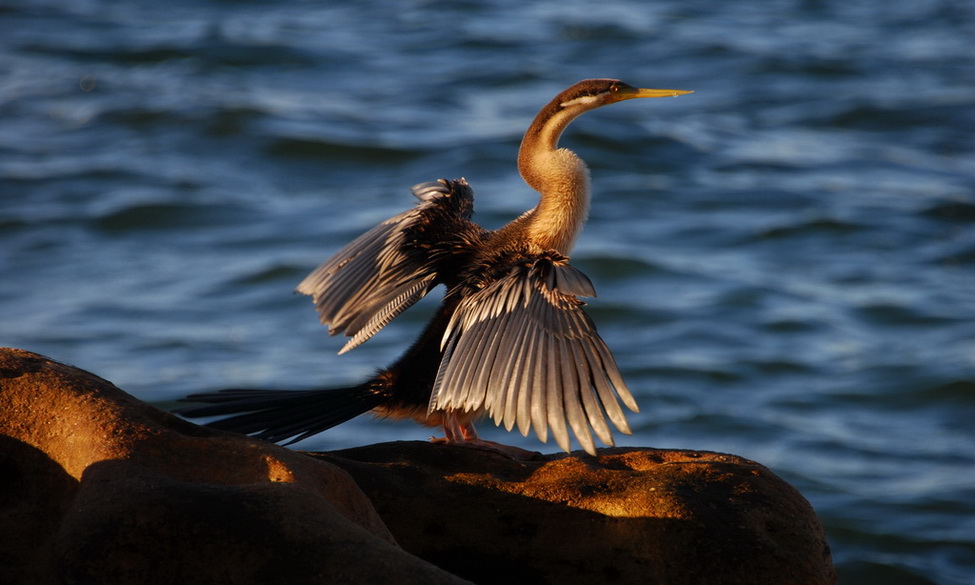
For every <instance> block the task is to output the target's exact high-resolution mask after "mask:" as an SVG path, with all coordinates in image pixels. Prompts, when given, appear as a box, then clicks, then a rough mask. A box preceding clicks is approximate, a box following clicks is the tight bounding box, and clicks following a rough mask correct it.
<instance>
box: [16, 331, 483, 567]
mask: <svg viewBox="0 0 975 585" xmlns="http://www.w3.org/2000/svg"><path fill="white" fill-rule="evenodd" d="M0 527H2V528H0V583H4V584H16V583H24V584H31V585H44V584H48V583H99V584H113V583H125V584H132V583H139V584H141V585H154V584H162V583H173V584H177V583H178V584H181V585H182V584H185V583H194V584H207V583H215V584H216V583H220V584H231V583H240V584H245V583H247V584H249V583H254V584H258V583H260V584H265V583H267V584H270V583H287V584H289V585H293V584H306V583H344V582H349V583H392V582H396V583H416V584H421V583H422V584H427V583H444V584H447V583H465V581H464V580H462V579H459V578H457V577H454V576H452V575H450V574H449V573H447V572H445V571H443V570H441V569H438V568H437V567H435V566H433V565H431V564H429V563H427V562H425V561H422V560H420V559H418V558H417V557H415V556H413V555H410V554H408V553H406V552H404V551H403V549H401V548H399V547H398V546H397V545H396V544H395V540H394V539H393V537H392V536H391V535H390V533H389V531H388V530H387V529H386V527H385V526H384V525H383V522H382V520H381V519H380V518H379V517H378V516H377V515H376V512H375V510H374V509H373V507H372V504H371V503H370V502H369V500H368V499H367V498H366V497H365V496H364V495H363V494H362V492H361V491H360V490H359V488H358V487H357V486H356V484H355V482H354V481H352V479H351V478H349V476H348V475H347V474H346V473H345V472H344V471H342V470H341V469H338V468H336V467H334V466H332V465H329V464H327V463H324V462H320V461H315V460H314V459H312V458H310V457H307V456H306V455H303V454H301V453H296V452H293V451H290V450H288V449H284V448H282V447H278V446H277V445H273V444H270V443H266V442H263V441H258V440H255V439H251V438H246V437H241V436H239V435H231V434H227V433H220V432H217V431H212V430H209V429H205V428H202V427H199V426H197V425H194V424H191V423H189V422H186V421H183V420H182V419H179V418H177V417H175V416H172V415H170V414H167V413H165V412H163V411H161V410H158V409H156V408H153V407H151V406H149V405H147V404H145V403H143V402H140V401H138V400H136V399H135V398H133V397H132V396H129V395H128V394H126V393H124V392H122V391H121V390H119V389H118V388H116V387H115V386H113V385H112V384H111V383H109V382H106V381H105V380H102V379H101V378H98V377H97V376H94V375H92V374H89V373H87V372H84V371H81V370H78V369H76V368H73V367H70V366H66V365H63V364H59V363H56V362H53V361H51V360H49V359H47V358H44V357H42V356H39V355H36V354H32V353H29V352H25V351H20V350H9V349H0ZM393 575H395V579H391V576H393Z"/></svg>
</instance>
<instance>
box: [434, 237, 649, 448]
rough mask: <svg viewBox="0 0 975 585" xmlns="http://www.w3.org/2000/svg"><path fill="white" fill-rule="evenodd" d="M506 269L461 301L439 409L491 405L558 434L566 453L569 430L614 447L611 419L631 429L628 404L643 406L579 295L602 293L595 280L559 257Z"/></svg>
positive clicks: (526, 427) (500, 413)
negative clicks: (625, 380)
mask: <svg viewBox="0 0 975 585" xmlns="http://www.w3.org/2000/svg"><path fill="white" fill-rule="evenodd" d="M501 274H502V276H500V277H498V278H497V279H496V280H493V281H490V282H487V283H485V284H484V285H483V286H482V287H481V288H479V289H477V290H475V291H474V292H470V293H468V294H467V295H466V296H465V297H464V298H463V299H462V300H460V301H459V302H458V304H457V309H456V310H455V312H454V314H453V316H452V317H451V320H450V323H449V324H448V326H447V329H446V333H445V335H444V338H443V347H444V350H445V354H444V358H443V361H442V362H441V365H440V372H439V373H438V376H437V381H436V383H435V387H434V392H433V394H432V396H431V400H430V405H429V408H430V410H431V411H434V410H441V409H443V410H464V411H473V412H477V411H483V412H485V413H487V414H488V415H489V416H491V418H493V419H494V421H495V422H496V423H497V424H498V425H502V424H503V425H504V426H505V427H506V428H507V429H509V430H510V429H512V428H513V427H514V426H516V425H517V427H518V430H519V431H521V433H522V434H524V435H527V434H528V432H529V431H534V432H535V434H536V435H538V438H539V439H540V440H541V441H543V442H544V441H546V440H547V439H548V436H549V434H550V433H551V436H552V437H553V438H554V439H555V441H556V442H557V443H558V445H559V446H560V447H562V448H563V449H564V450H568V449H569V446H570V437H569V431H570V430H571V432H572V434H573V435H575V437H576V439H577V440H578V442H579V444H580V445H581V446H582V447H583V448H584V449H585V450H586V451H587V452H590V453H595V444H594V440H593V433H595V435H596V437H598V438H599V439H600V441H602V442H603V443H605V444H607V445H612V444H613V437H612V432H611V431H610V428H609V426H608V425H607V421H606V418H607V417H608V418H609V420H610V421H611V422H612V423H613V426H615V427H616V428H617V429H618V430H620V431H621V432H624V433H629V432H630V429H629V426H628V424H627V422H626V418H625V416H624V415H623V410H622V408H621V406H620V401H622V402H623V404H624V405H626V407H627V408H629V409H630V410H633V411H634V412H636V411H637V409H636V403H635V401H634V400H633V396H632V394H631V393H630V391H629V389H628V388H627V387H626V383H625V382H624V381H623V378H622V376H621V375H620V373H619V369H618V366H617V365H616V362H615V360H614V359H613V357H612V355H611V354H610V352H609V349H608V348H607V347H606V344H605V343H604V342H603V340H602V339H601V338H600V337H599V335H598V333H597V332H596V327H595V325H594V324H593V323H592V320H590V319H589V317H588V316H587V315H586V314H585V312H584V311H583V308H582V307H583V305H584V303H582V301H580V300H579V299H578V296H579V295H581V294H585V295H587V296H593V295H595V291H594V290H593V288H592V284H591V283H590V281H589V279H588V278H587V277H586V276H585V275H584V274H582V273H581V272H579V271H578V270H576V269H575V268H572V267H571V266H570V265H569V264H568V263H567V261H566V259H565V258H564V257H561V256H558V255H555V254H554V253H546V254H538V255H535V256H526V257H522V258H519V259H518V260H516V261H515V262H512V264H511V268H510V270H507V271H506V272H505V271H502V272H501ZM567 291H568V292H567Z"/></svg>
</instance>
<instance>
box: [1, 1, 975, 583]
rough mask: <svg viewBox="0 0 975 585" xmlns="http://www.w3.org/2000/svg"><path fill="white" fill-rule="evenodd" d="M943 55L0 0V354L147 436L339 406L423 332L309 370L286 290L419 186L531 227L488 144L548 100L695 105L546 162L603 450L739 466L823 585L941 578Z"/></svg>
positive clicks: (974, 357) (276, 10)
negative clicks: (623, 396) (233, 403)
mask: <svg viewBox="0 0 975 585" xmlns="http://www.w3.org/2000/svg"><path fill="white" fill-rule="evenodd" d="M973 38H975V5H973V4H972V3H970V2H963V1H960V0H959V1H957V2H950V1H942V2H939V1H933V0H931V1H923V0H922V1H919V0H888V1H885V2H872V1H867V0H852V1H851V0H844V1H840V0H821V1H812V0H809V1H805V2H802V1H787V0H780V1H774V2H725V3H710V2H701V1H689V0H679V1H678V0H661V1H659V2H654V3H652V4H648V3H645V2H642V1H637V0H633V1H627V0H607V1H604V2H600V3H598V4H592V3H588V2H581V1H573V0H561V1H559V2H535V3H523V2H515V1H513V0H498V1H495V2H491V3H482V2H473V1H466V2H419V1H413V2H397V3H393V2H378V1H373V2H355V3H341V4H339V3H335V4H333V3H315V2H296V1H290V2H278V3H275V4H273V5H265V4H264V3H250V2H232V1H230V2H177V3H164V4H160V3H153V2H145V1H127V2H104V1H87V2H86V1H81V2H79V1H74V0H72V1H70V2H69V1H67V0H64V1H56V0H55V1H37V0H30V1H27V0H6V1H5V2H3V3H2V4H0V181H2V182H0V190H2V192H0V345H7V346H15V347H21V348H25V349H29V350H32V351H36V352H39V353H42V354H46V355H49V356H51V357H53V358H55V359H58V360H61V361H65V362H68V363H73V364H76V365H78V366H80V367H83V368H85V369H88V370H91V371H94V372H96V373H98V374H100V375H102V376H104V377H106V378H108V379H110V380H112V381H113V382H115V383H116V384H118V385H119V386H120V387H122V388H124V389H126V390H128V391H129V392H131V393H133V394H135V395H137V396H139V397H141V398H142V399H144V400H147V401H151V402H154V403H157V404H159V405H160V406H162V407H171V406H172V405H173V401H174V400H175V399H176V398H177V397H179V396H181V395H183V394H186V393H188V392H193V391H200V390H213V389H217V388H221V387H225V386H235V385H237V386H239V385H253V386H262V385H266V386H274V387H282V388H299V387H309V386H318V385H323V384H336V385H338V384H343V383H346V382H351V381H356V380H360V379H362V378H363V377H364V376H367V375H369V374H370V373H371V371H372V370H373V368H375V367H377V366H380V365H382V364H384V363H387V362H389V361H391V360H392V359H394V358H395V357H396V356H397V355H398V353H399V352H400V351H401V350H402V349H403V348H404V347H405V346H406V345H407V344H408V343H409V341H410V339H411V338H412V336H413V335H415V333H416V331H417V329H418V328H419V327H420V326H421V325H422V322H423V320H424V318H425V317H426V315H428V314H429V311H430V305H429V304H425V305H424V306H423V307H417V308H415V309H413V310H411V311H410V312H409V313H407V314H406V315H403V316H402V317H400V318H399V319H398V320H397V322H396V323H395V324H394V325H392V326H390V327H388V328H387V330H385V331H383V332H382V333H381V334H380V335H378V336H377V337H376V338H374V339H373V340H371V341H370V342H369V343H367V344H366V345H365V346H363V347H361V348H359V349H357V350H355V351H354V352H352V353H350V354H348V355H345V356H341V357H339V356H336V355H335V352H336V351H337V350H338V349H339V347H341V345H342V341H341V340H338V339H330V338H328V337H327V336H326V335H325V333H324V330H323V329H322V328H321V326H320V325H319V324H318V322H317V319H316V316H315V314H314V312H313V311H312V307H311V305H310V303H309V301H308V299H307V298H305V297H301V296H294V295H292V292H291V291H292V290H293V288H294V286H295V285H296V283H297V282H298V281H300V280H301V278H302V277H303V276H304V275H305V273H307V272H308V271H309V270H311V269H312V268H313V267H314V266H315V265H316V264H317V263H318V262H320V261H321V260H323V259H324V258H325V257H326V256H327V255H328V254H330V253H331V252H333V251H335V250H337V248H338V247H339V246H341V245H342V244H344V243H345V242H347V241H348V240H349V239H351V238H352V237H354V236H355V235H356V234H357V233H358V232H360V231H361V230H364V229H365V228H368V227H370V226H371V225H373V224H374V223H376V222H377V221H379V220H381V219H383V218H385V217H388V216H390V215H392V214H394V213H396V212H398V211H400V210H402V209H404V208H405V207H407V206H409V205H411V204H412V199H411V197H410V196H409V194H408V191H407V188H408V186H410V185H412V184H414V183H417V182H420V181H426V180H431V179H435V178H438V177H459V176H466V177H468V178H469V180H470V181H471V183H472V185H473V186H474V188H475V191H476V192H477V193H478V195H479V196H478V199H477V210H478V213H477V219H478V220H479V221H480V222H481V223H482V224H483V225H486V226H488V227H497V226H500V225H502V224H503V223H504V222H505V221H507V220H508V219H510V218H512V217H513V216H515V215H517V214H519V213H520V212H522V211H523V210H524V209H526V208H528V207H530V206H531V205H533V203H534V198H533V195H532V194H531V193H530V192H529V190H528V189H527V188H526V187H525V186H524V185H523V184H522V183H521V181H520V179H519V178H518V176H517V174H516V172H515V169H514V157H515V154H516V151H517V146H518V141H519V139H520V135H521V132H522V131H523V130H524V128H525V126H526V125H527V124H528V122H530V120H531V118H532V116H533V115H534V113H535V111H536V110H537V109H538V108H539V107H540V106H541V105H542V104H544V103H545V102H546V101H547V100H548V99H549V98H550V97H551V96H553V95H554V94H555V93H556V92H557V91H559V90H560V89H562V88H563V87H564V86H567V85H568V84H570V83H572V82H574V81H576V80H578V79H582V78H585V77H619V78H622V79H625V80H627V81H629V82H630V83H633V84H635V85H643V86H649V87H667V88H680V89H694V90H696V93H694V94H692V95H689V96H683V97H681V98H678V99H668V100H646V101H642V100H641V101H636V102H627V103H625V104H621V105H618V106H613V107H611V108H608V109H605V110H600V111H598V112H595V113H591V114H588V115H587V116H585V117H584V118H582V119H580V120H579V121H578V122H577V123H576V124H575V125H573V127H572V128H571V129H570V131H569V132H568V134H567V136H566V139H565V142H564V143H565V144H566V145H569V146H571V147H573V148H574V149H575V150H576V151H577V152H579V153H580V154H581V155H582V156H583V157H584V158H585V159H586V160H587V161H588V162H589V163H590V166H591V167H592V172H593V180H594V185H595V197H594V206H593V211H592V218H591V220H590V223H589V225H588V226H587V229H586V231H585V232H584V233H583V236H582V238H581V240H580V243H579V246H578V248H577V249H576V251H575V253H574V255H573V262H574V263H575V264H576V265H577V266H578V267H580V268H581V269H582V270H584V271H585V272H587V273H588V274H589V276H590V277H591V278H592V279H593V281H594V282H595V284H596V287H597V289H598V290H599V293H600V297H599V298H598V299H596V300H594V301H593V302H592V303H591V304H590V307H589V312H590V314H591V316H592V317H593V318H594V319H595V321H596V322H597V323H598V325H599V327H600V331H601V333H602V334H603V337H604V338H605V339H606V341H607V342H608V343H609V345H610V346H611V347H612V348H613V349H614V351H615V354H616V356H617V358H618V360H619V362H620V364H621V367H622V369H623V371H624V374H625V375H626V377H627V378H628V380H629V382H630V385H631V386H632V387H633V388H634V389H635V391H636V393H637V394H638V398H639V400H640V402H641V404H642V406H643V409H642V410H643V412H642V413H641V414H639V415H637V416H635V417H633V418H632V422H633V425H634V427H635V429H636V432H635V435H634V436H633V437H630V438H627V439H626V440H625V441H624V443H625V444H629V445H646V446H655V447H674V448H692V449H709V450H718V451H728V452H733V453H737V454H740V455H743V456H746V457H750V458H753V459H756V460H758V461H760V462H762V463H764V464H766V465H768V466H770V467H771V468H772V469H773V470H774V471H776V472H777V473H778V474H780V475H781V476H783V477H784V478H786V479H787V480H789V481H790V482H792V483H793V484H794V485H796V486H797V487H798V488H799V489H800V490H801V491H802V492H803V493H804V494H805V496H806V497H807V498H809V500H810V501H811V502H812V503H813V505H814V506H815V507H816V509H817V511H818V512H819V514H820V516H821V517H822V519H823V521H824V523H825V525H826V529H827V532H828V534H829V537H830V541H831V544H832V548H833V553H834V560H835V561H836V563H837V566H838V569H839V572H840V578H841V581H842V582H844V583H850V584H874V583H875V584H890V583H900V584H905V583H910V584H922V583H924V584H926V583H938V584H944V585H951V584H959V585H960V584H962V583H970V582H973V579H975V432H973V430H972V427H973V425H972V422H971V421H972V420H973V419H975V229H973V227H975V56H973V55H975V53H973V51H972V39H973ZM482 427H484V428H485V434H487V435H488V437H489V438H493V439H497V440H502V441H506V442H509V443H518V444H522V445H525V446H528V447H532V448H535V447H536V446H537V443H536V442H535V441H534V440H533V439H528V440H523V439H521V438H520V436H516V435H508V434H505V433H499V432H497V431H493V429H490V428H488V427H490V425H482ZM429 434H430V432H429V431H428V430H425V429H420V428H417V427H416V426H414V425H411V424H391V423H387V422H377V421H372V420H370V419H369V418H368V417H363V418H361V419H357V420H355V421H353V422H351V423H349V424H346V425H343V426H341V427H339V428H337V429H334V430H333V431H330V432H329V433H326V434H324V435H320V436H319V437H316V438H314V439H311V440H308V441H306V442H305V443H304V444H303V445H302V446H303V447H304V448H308V449H334V448H340V447H346V446H350V445H358V444H365V443H370V442H376V441H385V440H395V439H422V438H425V437H427V436H429ZM548 449H549V450H551V449H552V447H551V446H549V447H548Z"/></svg>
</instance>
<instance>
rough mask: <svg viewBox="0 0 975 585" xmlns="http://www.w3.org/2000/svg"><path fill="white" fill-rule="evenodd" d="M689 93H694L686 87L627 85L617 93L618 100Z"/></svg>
mask: <svg viewBox="0 0 975 585" xmlns="http://www.w3.org/2000/svg"><path fill="white" fill-rule="evenodd" d="M687 93H694V92H693V91H691V90H686V89H643V88H640V87H626V88H623V89H621V90H620V92H619V93H617V94H616V96H617V100H618V101H623V100H632V99H636V98H656V97H676V96H679V95H684V94H687Z"/></svg>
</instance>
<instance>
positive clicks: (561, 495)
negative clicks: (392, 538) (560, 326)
mask: <svg viewBox="0 0 975 585" xmlns="http://www.w3.org/2000/svg"><path fill="white" fill-rule="evenodd" d="M315 456H317V457H319V458H321V459H324V460H326V461H329V462H331V463H334V464H336V465H338V466H340V467H342V468H344V469H345V470H346V471H348V472H349V473H350V474H351V475H352V477H354V478H355V479H356V481H357V482H358V483H359V486H360V487H361V488H362V489H363V491H365V492H366V494H367V495H368V496H369V497H370V498H371V499H372V501H373V503H374V504H375V506H376V509H377V510H378V511H379V514H380V516H382V518H383V520H384V521H385V522H386V525H387V526H388V527H389V529H390V530H391V531H392V532H393V534H394V535H396V539H397V541H398V542H399V543H400V545H401V546H402V547H403V548H404V549H406V550H407V551H410V552H412V553H414V554H416V555H417V556H419V557H421V558H424V559H426V560H428V561H430V562H432V563H434V564H436V565H438V566H440V567H442V568H444V569H447V570H448V571H451V572H452V573H454V574H456V575H460V576H461V577H465V578H468V579H471V580H472V581H475V582H476V583H481V584H487V583H498V584H501V583H511V582H512V578H513V577H514V576H517V577H518V578H519V579H524V582H526V583H539V584H542V583H552V584H554V583H561V584H564V583H661V584H668V585H683V584H688V585H691V584H703V583H723V584H727V583H741V584H750V585H755V584H759V583H763V584H764V583H769V584H772V583H775V584H785V583H789V584H800V583H801V584H814V583H816V584H822V583H835V581H836V575H835V572H834V570H833V566H832V562H831V559H830V552H829V547H828V545H827V543H826V538H825V536H824V533H823V529H822V526H821V525H820V523H819V520H818V519H817V517H816V515H815V512H814V511H813V510H812V508H811V507H810V505H809V503H808V502H807V501H806V500H805V498H803V497H802V496H801V495H800V494H799V492H797V491H796V490H795V489H794V488H792V487H791V486H790V485H789V484H787V483H785V482H784V481H782V480H781V479H779V478H778V477H776V476H775V475H774V474H773V473H772V472H770V471H769V470H768V469H767V468H765V467H763V466H761V465H759V464H757V463H755V462H753V461H749V460H747V459H743V458H741V457H736V456H734V455H724V454H720V453H708V452H699V451H666V450H655V449H630V448H616V449H605V450H601V451H600V452H599V457H598V458H595V457H589V456H587V455H585V454H584V453H581V452H580V453H573V454H570V455H567V454H557V455H545V456H541V457H539V458H538V459H537V460H535V461H528V462H517V461H512V460H511V459H509V458H507V457H504V456H501V455H499V454H495V453H490V452H478V451H477V450H474V449H464V448H457V447H454V448H440V449H434V448H431V446H429V445H428V444H425V443H418V442H414V443H388V444H384V445H372V446H369V447H361V448H357V449H349V450H345V451H336V452H332V453H327V454H315Z"/></svg>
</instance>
